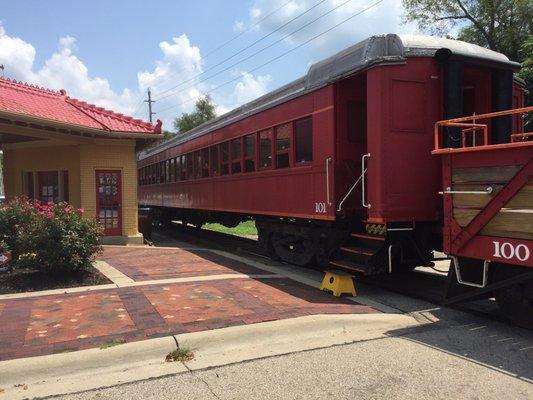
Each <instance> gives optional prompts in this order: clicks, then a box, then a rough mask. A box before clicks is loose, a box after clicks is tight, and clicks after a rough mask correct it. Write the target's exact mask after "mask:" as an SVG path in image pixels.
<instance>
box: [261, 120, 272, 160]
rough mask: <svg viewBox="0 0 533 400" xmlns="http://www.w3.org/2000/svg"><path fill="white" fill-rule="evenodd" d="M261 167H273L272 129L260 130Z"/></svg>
mask: <svg viewBox="0 0 533 400" xmlns="http://www.w3.org/2000/svg"><path fill="white" fill-rule="evenodd" d="M259 167H260V168H270V167H272V131H271V130H270V129H266V130H264V131H261V132H259Z"/></svg>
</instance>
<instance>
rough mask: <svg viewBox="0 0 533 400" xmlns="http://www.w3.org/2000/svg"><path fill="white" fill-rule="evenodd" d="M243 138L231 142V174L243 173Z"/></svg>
mask: <svg viewBox="0 0 533 400" xmlns="http://www.w3.org/2000/svg"><path fill="white" fill-rule="evenodd" d="M241 157H242V152H241V138H238V139H233V140H232V141H231V173H232V174H238V173H239V172H241V171H242V168H241Z"/></svg>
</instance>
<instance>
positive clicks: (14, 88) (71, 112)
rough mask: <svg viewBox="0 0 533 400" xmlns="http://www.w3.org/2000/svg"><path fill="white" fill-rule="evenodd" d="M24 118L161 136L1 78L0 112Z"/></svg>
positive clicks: (136, 122) (157, 128) (135, 122)
mask: <svg viewBox="0 0 533 400" xmlns="http://www.w3.org/2000/svg"><path fill="white" fill-rule="evenodd" d="M1 111H6V112H11V113H18V114H25V115H28V116H31V117H35V118H43V119H47V120H53V121H57V122H62V123H66V124H72V125H77V126H82V127H87V128H93V129H100V130H103V131H107V132H126V133H161V122H160V121H159V120H158V123H157V125H152V124H151V123H149V122H145V121H142V120H140V119H135V118H133V117H129V116H127V115H123V114H120V113H116V112H113V111H110V110H106V109H105V108H102V107H98V106H95V105H94V104H89V103H86V102H84V101H80V100H77V99H74V98H71V97H69V96H67V93H66V91H65V90H63V89H61V90H59V91H54V90H50V89H46V88H42V87H37V86H34V85H29V84H27V83H22V82H17V81H14V80H13V81H12V80H10V79H5V78H0V112H1Z"/></svg>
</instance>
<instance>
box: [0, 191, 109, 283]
mask: <svg viewBox="0 0 533 400" xmlns="http://www.w3.org/2000/svg"><path fill="white" fill-rule="evenodd" d="M101 235H102V230H101V228H100V226H99V225H98V224H97V222H96V221H95V220H94V219H89V218H85V217H84V216H83V210H81V209H75V208H73V207H72V206H71V205H69V204H67V203H57V204H56V203H53V202H48V203H46V204H43V203H39V202H33V201H28V200H27V199H24V198H15V199H13V200H11V201H9V202H7V203H4V204H2V205H0V241H4V242H5V243H6V244H7V246H8V247H9V248H10V249H11V250H12V252H13V259H14V263H15V266H16V267H17V266H19V267H30V268H35V269H42V270H45V271H48V272H51V273H60V272H68V271H76V270H82V269H86V268H88V267H89V266H90V265H91V263H92V261H93V260H94V257H95V256H96V254H98V252H99V251H100V250H101V247H100V244H99V239H100V236H101ZM29 255H31V257H30V256H29Z"/></svg>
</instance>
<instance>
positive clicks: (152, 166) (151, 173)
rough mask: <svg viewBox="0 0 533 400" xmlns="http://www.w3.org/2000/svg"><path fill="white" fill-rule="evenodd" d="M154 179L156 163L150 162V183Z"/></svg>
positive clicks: (153, 181)
mask: <svg viewBox="0 0 533 400" xmlns="http://www.w3.org/2000/svg"><path fill="white" fill-rule="evenodd" d="M156 181H157V178H156V165H155V164H152V165H150V183H151V184H152V185H153V184H154V183H156Z"/></svg>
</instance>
